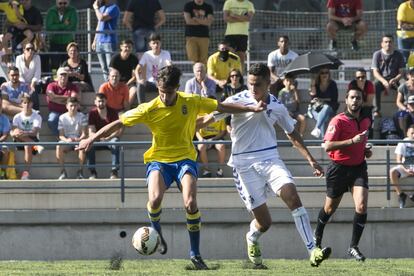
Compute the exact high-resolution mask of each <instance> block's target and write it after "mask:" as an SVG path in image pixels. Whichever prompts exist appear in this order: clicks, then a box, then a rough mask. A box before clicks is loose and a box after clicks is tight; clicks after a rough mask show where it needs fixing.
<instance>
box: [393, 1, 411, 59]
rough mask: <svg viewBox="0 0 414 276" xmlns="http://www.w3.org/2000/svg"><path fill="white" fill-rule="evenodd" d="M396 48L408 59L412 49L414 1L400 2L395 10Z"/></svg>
mask: <svg viewBox="0 0 414 276" xmlns="http://www.w3.org/2000/svg"><path fill="white" fill-rule="evenodd" d="M397 23H398V26H397V36H398V49H400V51H401V53H402V54H403V56H404V58H405V60H406V61H407V60H408V56H409V55H410V51H412V50H414V1H413V0H409V1H405V2H404V3H401V5H400V6H399V7H398V12H397Z"/></svg>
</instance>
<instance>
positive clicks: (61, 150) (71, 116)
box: [56, 97, 88, 180]
mask: <svg viewBox="0 0 414 276" xmlns="http://www.w3.org/2000/svg"><path fill="white" fill-rule="evenodd" d="M66 109H67V110H68V111H67V112H65V113H63V114H62V115H60V116H59V124H58V130H59V144H60V145H57V146H56V159H57V161H58V163H59V165H60V168H61V172H60V176H59V178H58V179H59V180H62V179H66V178H68V174H67V172H66V170H65V154H66V153H68V152H70V151H74V149H75V145H67V144H66V143H71V142H79V141H80V140H82V139H85V138H87V137H88V119H87V117H86V115H84V114H83V113H81V112H78V109H79V101H78V99H77V98H76V97H69V98H68V99H67V101H66ZM65 144H66V145H65ZM77 154H78V158H79V169H78V171H77V173H76V176H77V179H84V178H85V177H84V176H83V164H85V159H86V153H85V151H84V150H80V151H78V152H77Z"/></svg>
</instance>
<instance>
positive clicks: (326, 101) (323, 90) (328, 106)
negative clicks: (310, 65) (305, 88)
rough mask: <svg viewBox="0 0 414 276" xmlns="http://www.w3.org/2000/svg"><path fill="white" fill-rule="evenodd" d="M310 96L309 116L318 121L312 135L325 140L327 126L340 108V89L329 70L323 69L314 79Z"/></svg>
mask: <svg viewBox="0 0 414 276" xmlns="http://www.w3.org/2000/svg"><path fill="white" fill-rule="evenodd" d="M309 95H310V96H311V105H310V107H311V110H309V111H310V112H308V115H309V117H311V118H314V119H315V120H316V125H315V128H314V129H313V130H312V132H311V135H312V136H314V137H315V138H323V137H324V135H325V131H326V125H327V124H328V123H329V120H330V119H331V118H332V117H333V116H334V115H335V114H336V111H337V110H338V107H339V102H338V87H337V85H336V82H335V81H334V80H332V79H331V73H330V71H329V69H326V68H325V69H321V70H320V71H319V73H318V74H317V76H316V78H314V79H312V81H311V87H310V89H309Z"/></svg>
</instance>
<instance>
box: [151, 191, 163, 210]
mask: <svg viewBox="0 0 414 276" xmlns="http://www.w3.org/2000/svg"><path fill="white" fill-rule="evenodd" d="M161 202H162V196H161V195H157V194H155V195H153V196H151V197H150V198H149V199H148V205H149V207H150V208H151V209H158V208H159V207H160V206H161Z"/></svg>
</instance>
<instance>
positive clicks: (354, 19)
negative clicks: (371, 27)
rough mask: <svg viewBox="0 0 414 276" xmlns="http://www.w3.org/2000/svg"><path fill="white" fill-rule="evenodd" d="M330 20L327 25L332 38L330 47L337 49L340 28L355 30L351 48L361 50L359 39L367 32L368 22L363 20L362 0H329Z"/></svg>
mask: <svg viewBox="0 0 414 276" xmlns="http://www.w3.org/2000/svg"><path fill="white" fill-rule="evenodd" d="M326 7H327V8H328V19H329V22H328V24H327V25H326V31H327V33H328V36H329V38H330V39H331V41H330V45H329V48H330V49H331V50H336V47H337V43H336V33H337V32H338V30H340V29H352V30H354V37H353V39H352V41H351V48H352V50H354V51H358V50H359V45H358V41H359V40H361V39H362V37H363V36H364V35H365V33H366V32H367V29H368V27H367V24H366V23H365V22H364V21H363V20H362V13H363V10H362V0H341V1H336V0H328V2H327V4H326Z"/></svg>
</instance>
